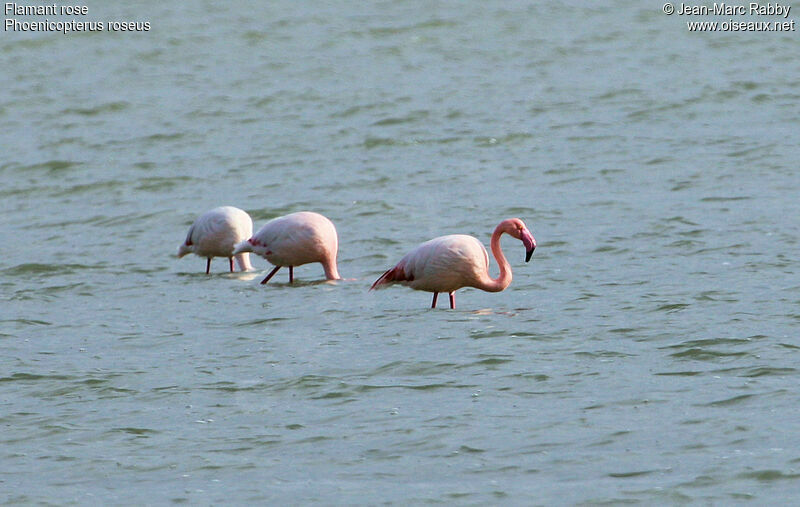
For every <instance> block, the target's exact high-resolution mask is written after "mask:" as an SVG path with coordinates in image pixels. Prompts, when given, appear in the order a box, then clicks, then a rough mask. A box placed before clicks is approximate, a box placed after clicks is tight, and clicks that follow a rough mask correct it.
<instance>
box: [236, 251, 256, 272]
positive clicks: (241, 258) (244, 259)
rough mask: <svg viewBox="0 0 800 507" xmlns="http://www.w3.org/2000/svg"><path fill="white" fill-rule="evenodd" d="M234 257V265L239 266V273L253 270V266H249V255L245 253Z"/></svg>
mask: <svg viewBox="0 0 800 507" xmlns="http://www.w3.org/2000/svg"><path fill="white" fill-rule="evenodd" d="M234 257H235V258H236V263H237V264H238V265H239V271H250V270H251V269H253V265H252V264H250V254H249V253H247V252H245V253H240V254H236V255H234Z"/></svg>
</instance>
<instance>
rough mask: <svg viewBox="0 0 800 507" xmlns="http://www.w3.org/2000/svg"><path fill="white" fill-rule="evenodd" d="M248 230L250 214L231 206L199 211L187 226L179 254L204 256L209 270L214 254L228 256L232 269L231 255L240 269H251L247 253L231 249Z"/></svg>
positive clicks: (250, 221) (251, 226)
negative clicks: (198, 214) (200, 213)
mask: <svg viewBox="0 0 800 507" xmlns="http://www.w3.org/2000/svg"><path fill="white" fill-rule="evenodd" d="M251 234H253V220H252V219H251V218H250V215H248V214H247V213H246V212H245V211H243V210H240V209H239V208H234V207H233V206H220V207H219V208H214V209H212V210H209V211H206V212H205V213H203V214H202V215H200V216H199V217H198V218H197V220H195V221H194V223H193V224H192V226H191V227H189V232H188V234H186V241H184V242H183V244H181V246H179V247H178V258H181V257H183V256H184V255H186V254H190V253H194V254H196V255H199V256H200V257H205V258H206V259H207V261H206V274H208V273H209V272H210V271H211V259H212V258H214V257H227V258H228V262H229V264H230V269H231V273H233V258H234V257H236V262H237V263H238V264H239V269H240V270H242V271H247V270H248V269H253V266H251V265H250V254H247V253H236V252H234V251H233V249H234V247H235V246H236V244H237V243H239V242H240V241H242V240H244V239H247V238H249V237H250V235H251Z"/></svg>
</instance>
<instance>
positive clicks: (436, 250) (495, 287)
mask: <svg viewBox="0 0 800 507" xmlns="http://www.w3.org/2000/svg"><path fill="white" fill-rule="evenodd" d="M503 234H509V235H510V236H511V237H513V238H516V239H518V240H520V241H522V243H523V245H525V252H526V255H525V262H528V261H529V260H530V258H531V255H533V251H534V249H535V248H536V240H535V239H534V237H533V234H531V232H530V231H529V230H528V228H527V227H526V226H525V224H524V223H523V222H522V220H520V219H519V218H509V219H507V220H503V221H502V222H500V224H499V225H498V226H497V227H496V228H495V230H494V233H493V234H492V240H491V249H492V254H493V255H494V257H495V259H496V260H497V263H498V264H499V266H500V276H499V277H497V278H492V277H491V276H490V275H489V255H488V254H487V253H486V249H485V248H484V247H483V245H482V244H481V242H480V241H478V240H477V239H475V238H473V237H472V236H466V235H464V234H453V235H450V236H440V237H438V238H434V239H432V240H430V241H426V242H425V243H422V244H420V245H419V246H417V247H416V248H414V249H413V250H411V251H410V252H409V253H407V254H406V255H405V256H404V257H403V258H402V259H401V260H400V262H398V263H397V265H395V266H394V267H393V268H391V269H389V270H388V271H386V272H385V273H384V274H383V275H381V277H380V278H378V279H377V280H376V281H375V283H373V284H372V287H371V288H370V290H372V289H375V288H378V287H380V286H382V285H388V284H392V283H400V284H402V285H405V286H407V287H411V288H412V289H416V290H424V291H427V292H433V302H432V304H431V308H436V299H437V298H438V296H439V293H440V292H447V293H448V294H449V295H450V308H455V307H456V299H455V291H457V290H458V289H460V288H462V287H475V288H478V289H481V290H485V291H488V292H499V291H502V290H504V289H505V288H506V287H508V285H509V284H510V283H511V266H510V265H509V264H508V261H507V260H506V258H505V255H503V250H502V249H501V248H500V236H501V235H503Z"/></svg>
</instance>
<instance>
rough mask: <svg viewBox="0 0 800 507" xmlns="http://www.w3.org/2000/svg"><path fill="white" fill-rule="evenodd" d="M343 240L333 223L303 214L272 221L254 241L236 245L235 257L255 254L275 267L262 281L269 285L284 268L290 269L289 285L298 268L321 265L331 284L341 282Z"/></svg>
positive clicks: (259, 232)
mask: <svg viewBox="0 0 800 507" xmlns="http://www.w3.org/2000/svg"><path fill="white" fill-rule="evenodd" d="M338 251H339V238H338V236H337V235H336V227H334V226H333V222H331V221H330V220H328V219H327V218H326V217H324V216H322V215H320V214H319V213H314V212H311V211H300V212H297V213H291V214H289V215H286V216H283V217H278V218H275V219H273V220H270V221H269V222H267V223H266V224H264V226H263V227H262V228H261V229H259V230H258V232H257V233H255V234H254V235H253V237H252V238H250V239H248V240H246V241H242V242H240V243H239V244H237V245H236V248H235V249H234V250H233V253H234V254H238V253H243V252H253V253H255V254H257V255H260V256H261V257H263V258H265V259H267V261H269V262H270V263H271V264H274V265H275V269H273V270H272V271H270V273H269V274H268V275H267V276H266V278H264V279H263V280H261V283H262V284H265V283H267V282H268V281H269V279H270V278H272V277H273V276H274V275H275V273H277V272H278V270H279V269H281V268H282V267H283V266H289V283H292V282H294V267H295V266H301V265H303V264H308V263H310V262H319V263H321V264H322V269H323V270H325V278H326V279H328V280H340V279H341V277H340V276H339V271H338V270H337V269H336V255H337V252H338Z"/></svg>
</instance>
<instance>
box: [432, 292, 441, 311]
mask: <svg viewBox="0 0 800 507" xmlns="http://www.w3.org/2000/svg"><path fill="white" fill-rule="evenodd" d="M438 298H439V293H438V292H434V293H433V302H432V303H431V308H436V300H437V299H438Z"/></svg>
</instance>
